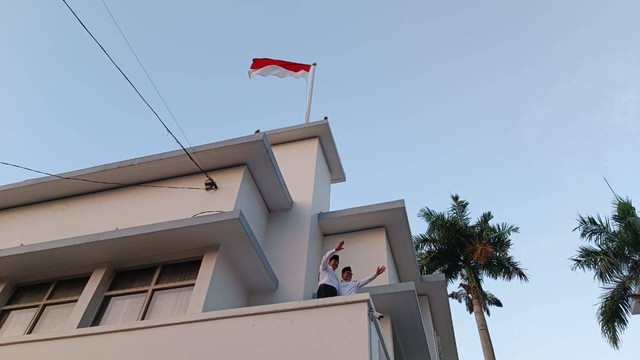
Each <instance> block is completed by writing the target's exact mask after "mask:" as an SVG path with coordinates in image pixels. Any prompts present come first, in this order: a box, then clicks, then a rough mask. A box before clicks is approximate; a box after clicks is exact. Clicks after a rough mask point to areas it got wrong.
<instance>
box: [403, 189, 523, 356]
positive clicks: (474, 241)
mask: <svg viewBox="0 0 640 360" xmlns="http://www.w3.org/2000/svg"><path fill="white" fill-rule="evenodd" d="M418 216H419V217H420V218H422V219H423V220H424V221H425V222H427V225H428V226H427V231H426V232H425V233H424V234H419V235H414V237H413V242H414V246H415V250H416V256H417V259H418V265H419V267H420V272H421V273H422V274H431V273H435V272H440V273H443V274H444V275H445V277H446V279H447V283H448V284H451V283H454V282H459V285H458V290H457V291H453V292H451V293H450V294H449V297H450V298H451V299H455V300H457V301H458V302H460V303H461V304H464V305H465V307H466V309H467V311H468V312H469V313H474V314H475V316H476V323H477V325H478V331H479V333H480V339H481V344H482V347H483V353H484V356H485V359H495V354H494V352H493V344H492V343H491V337H490V336H489V331H488V328H487V326H486V321H485V319H484V314H486V315H488V316H489V315H491V312H490V310H489V307H490V306H497V307H502V302H501V301H500V299H498V298H497V297H496V296H495V295H493V294H491V293H490V292H488V291H486V290H485V289H484V287H483V284H484V280H485V279H487V278H488V279H495V280H507V281H511V280H514V279H517V280H520V281H529V278H528V276H527V274H526V273H525V271H524V269H523V268H521V266H520V263H519V262H518V261H516V260H515V258H514V257H513V256H512V255H511V254H510V253H509V251H510V250H511V246H512V242H511V235H512V234H515V233H517V232H518V231H519V229H518V227H517V226H514V225H510V224H507V223H498V224H492V223H491V221H492V220H493V215H492V214H491V212H485V213H483V214H482V215H481V216H480V217H479V218H478V219H477V220H476V221H475V222H473V223H472V221H471V217H470V213H469V203H468V202H467V201H465V200H461V199H460V197H459V196H458V195H452V196H451V206H450V207H449V209H448V210H447V211H446V212H438V211H435V210H432V209H429V208H426V207H425V208H423V209H422V210H420V212H419V214H418Z"/></svg>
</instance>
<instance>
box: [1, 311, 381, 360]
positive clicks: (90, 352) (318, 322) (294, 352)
mask: <svg viewBox="0 0 640 360" xmlns="http://www.w3.org/2000/svg"><path fill="white" fill-rule="evenodd" d="M293 305H298V304H293ZM300 305H303V304H300ZM268 310H269V311H267V312H262V313H258V314H252V313H251V312H247V311H243V312H239V311H237V310H229V311H221V312H218V313H209V314H210V315H209V314H200V315H199V316H195V315H194V316H191V317H190V318H188V319H186V320H183V321H182V322H174V323H170V324H166V323H165V324H164V325H163V324H161V323H160V322H157V321H155V322H154V321H143V322H140V323H138V324H137V326H135V327H123V326H121V325H119V326H104V327H94V328H88V329H81V330H75V331H72V332H66V333H64V334H62V335H60V336H58V337H55V338H52V337H48V338H47V337H43V336H40V335H34V337H32V338H31V341H28V340H26V338H27V337H23V338H22V341H18V342H16V343H11V340H10V339H1V340H0V358H1V359H48V360H63V359H64V360H66V359H92V360H103V359H104V360H112V359H194V360H195V359H198V360H199V359H207V360H209V359H235V360H244V359H247V360H249V359H251V360H253V359H284V360H289V359H292V360H293V359H312V360H314V359H318V360H326V359H363V360H364V359H370V357H369V346H368V345H369V333H370V331H369V326H370V325H369V320H368V315H367V302H366V301H360V302H356V303H345V304H337V303H333V305H332V306H324V307H306V308H299V309H296V308H295V306H291V305H290V304H287V305H285V306H280V307H278V306H270V307H269V308H268ZM27 341H28V342H27Z"/></svg>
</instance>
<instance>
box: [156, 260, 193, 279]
mask: <svg viewBox="0 0 640 360" xmlns="http://www.w3.org/2000/svg"><path fill="white" fill-rule="evenodd" d="M201 262H202V260H195V261H188V262H183V263H177V264H168V265H163V266H162V271H161V272H160V276H159V277H158V282H157V284H169V283H173V282H178V281H185V280H195V279H196V278H197V277H198V270H200V263H201Z"/></svg>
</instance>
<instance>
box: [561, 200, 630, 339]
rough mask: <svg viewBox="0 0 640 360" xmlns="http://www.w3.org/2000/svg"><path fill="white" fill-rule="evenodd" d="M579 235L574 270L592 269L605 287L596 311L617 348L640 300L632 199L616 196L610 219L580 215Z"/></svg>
mask: <svg viewBox="0 0 640 360" xmlns="http://www.w3.org/2000/svg"><path fill="white" fill-rule="evenodd" d="M574 231H579V233H580V238H582V239H583V240H585V242H586V243H587V245H583V246H580V247H578V253H577V254H576V255H575V256H574V257H572V258H570V261H571V262H572V265H571V268H572V269H573V270H583V271H593V276H594V278H595V279H596V280H597V281H598V283H599V284H600V286H601V288H602V294H601V295H600V305H599V307H598V310H597V318H598V323H599V324H600V330H601V332H602V336H603V337H604V338H605V339H606V340H607V341H608V342H609V344H610V345H611V346H612V347H614V348H615V349H618V348H620V343H621V339H620V335H621V334H622V333H623V332H624V330H625V329H626V328H627V325H628V323H629V316H630V315H631V306H632V303H633V301H634V300H635V301H640V294H638V293H637V290H638V287H639V286H640V218H638V214H637V212H636V209H635V208H634V207H633V204H632V203H631V200H630V199H628V198H627V199H623V198H621V197H619V196H616V197H615V199H614V201H613V213H612V215H611V218H607V217H602V216H600V215H596V216H590V215H587V216H582V215H578V226H577V227H576V228H575V229H574Z"/></svg>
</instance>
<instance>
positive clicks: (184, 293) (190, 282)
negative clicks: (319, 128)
mask: <svg viewBox="0 0 640 360" xmlns="http://www.w3.org/2000/svg"><path fill="white" fill-rule="evenodd" d="M201 262H202V260H195V261H187V262H181V263H176V264H165V265H159V266H152V267H147V268H143V269H136V270H128V271H121V272H118V273H116V275H115V276H114V278H113V279H112V281H111V284H110V285H109V289H108V290H107V292H106V293H105V295H104V300H103V302H102V305H101V306H100V311H99V312H98V316H97V317H96V319H95V321H94V325H109V324H120V323H126V322H132V321H138V320H147V319H162V318H168V317H174V316H180V315H184V314H185V313H186V312H187V308H188V306H189V301H190V300H191V293H192V292H193V287H194V285H195V282H196V278H197V277H198V271H199V270H200V263H201Z"/></svg>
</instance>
